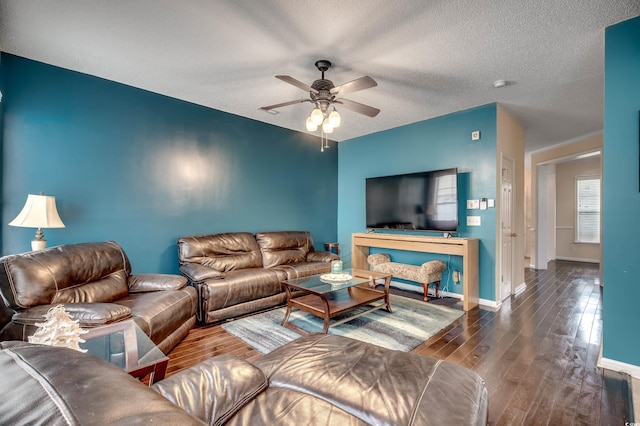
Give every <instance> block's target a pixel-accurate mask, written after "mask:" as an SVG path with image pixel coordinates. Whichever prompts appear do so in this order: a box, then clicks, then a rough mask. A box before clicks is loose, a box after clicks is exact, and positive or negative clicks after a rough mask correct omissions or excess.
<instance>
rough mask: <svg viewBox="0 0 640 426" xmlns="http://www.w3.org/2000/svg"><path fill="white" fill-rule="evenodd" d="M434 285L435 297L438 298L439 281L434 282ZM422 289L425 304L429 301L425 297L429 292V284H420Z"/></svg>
mask: <svg viewBox="0 0 640 426" xmlns="http://www.w3.org/2000/svg"><path fill="white" fill-rule="evenodd" d="M434 284H435V285H436V297H440V281H434ZM422 288H423V289H424V301H425V302H426V301H428V300H429V298H428V297H427V294H428V292H429V283H422Z"/></svg>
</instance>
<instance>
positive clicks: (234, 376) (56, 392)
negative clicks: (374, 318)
mask: <svg viewBox="0 0 640 426" xmlns="http://www.w3.org/2000/svg"><path fill="white" fill-rule="evenodd" d="M0 371H2V372H3V386H2V387H1V388H0V424H12V425H13V424H15V425H21V424H25V425H26V424H29V425H32V424H47V425H53V424H65V425H69V424H74V425H75V424H82V425H84V424H101V425H102V424H122V425H131V424H163V425H165V424H166V425H192V424H198V425H201V424H209V425H222V424H227V425H296V426H297V425H339V426H343V425H367V424H375V425H485V424H486V422H487V389H486V387H485V384H484V381H483V380H482V378H481V377H480V376H478V375H477V374H476V373H474V372H473V371H471V370H468V369H466V368H464V367H461V366H458V365H455V364H452V363H449V362H447V361H442V360H438V359H435V358H431V357H427V356H423V355H418V354H412V353H407V352H399V351H392V350H389V349H384V348H380V347H378V346H374V345H371V344H368V343H363V342H360V341H357V340H352V339H349V338H346V337H341V336H335V335H326V334H312V335H308V336H305V337H302V338H300V339H297V340H294V341H293V342H290V343H288V344H286V345H284V346H281V347H280V348H278V349H276V350H274V351H272V352H271V353H269V354H267V355H264V356H262V357H261V358H259V359H258V360H256V361H254V362H252V363H249V362H247V361H244V360H241V359H239V358H236V357H234V356H232V355H222V356H218V357H214V358H210V359H208V360H206V361H203V362H201V363H199V364H197V365H195V366H193V367H191V368H189V369H186V370H183V371H180V372H178V373H176V374H174V375H173V376H171V377H168V378H166V379H164V380H162V381H160V382H157V383H155V384H154V385H153V386H152V387H151V389H149V388H147V387H146V386H144V385H143V384H142V383H140V382H139V381H137V380H136V379H134V378H132V377H130V376H128V375H127V374H126V373H125V372H124V371H122V370H120V369H118V368H117V367H115V366H113V365H110V364H107V363H105V362H104V361H102V360H100V359H97V358H94V357H92V356H89V355H86V354H82V353H80V352H76V351H73V350H71V349H66V348H55V347H49V346H41V345H31V344H28V343H24V342H3V343H0ZM87 390H89V391H87ZM154 391H155V392H154ZM169 401H171V402H169Z"/></svg>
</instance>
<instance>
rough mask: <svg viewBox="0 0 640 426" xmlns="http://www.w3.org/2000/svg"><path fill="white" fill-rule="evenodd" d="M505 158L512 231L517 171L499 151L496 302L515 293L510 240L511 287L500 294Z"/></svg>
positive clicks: (510, 159) (508, 158)
mask: <svg viewBox="0 0 640 426" xmlns="http://www.w3.org/2000/svg"><path fill="white" fill-rule="evenodd" d="M505 160H507V161H509V162H510V163H511V209H510V212H511V231H512V232H513V229H514V223H515V221H514V219H515V211H514V209H515V188H516V187H517V186H516V180H517V173H516V161H515V160H514V159H513V158H511V157H510V156H508V155H506V154H505V153H503V152H501V153H500V168H499V170H500V176H499V182H500V185H499V189H500V190H499V194H500V199H499V203H500V204H499V205H498V206H496V207H498V214H497V215H496V216H497V221H498V223H497V225H498V256H496V295H497V297H496V299H497V301H498V303H502V301H503V300H504V299H505V298H507V297H508V296H511V295H513V294H514V293H515V291H514V289H515V284H514V279H513V278H514V275H515V274H514V270H515V268H514V265H515V262H514V259H515V257H514V254H515V250H514V249H513V246H514V244H513V240H512V241H511V289H510V293H509V294H508V295H503V294H502V276H503V271H502V243H503V237H504V235H503V234H504V233H503V232H502V170H503V169H504V165H505V164H504V163H505ZM509 238H513V237H509Z"/></svg>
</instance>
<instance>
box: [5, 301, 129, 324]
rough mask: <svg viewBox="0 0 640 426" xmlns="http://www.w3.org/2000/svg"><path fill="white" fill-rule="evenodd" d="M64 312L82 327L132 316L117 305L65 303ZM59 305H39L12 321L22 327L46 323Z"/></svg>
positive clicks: (125, 308)
mask: <svg viewBox="0 0 640 426" xmlns="http://www.w3.org/2000/svg"><path fill="white" fill-rule="evenodd" d="M63 305H64V310H65V311H67V312H68V313H69V315H71V318H73V319H74V320H77V321H78V325H79V326H80V327H98V326H101V325H106V324H111V323H112V322H118V321H122V320H124V319H127V318H129V317H130V316H131V309H129V308H128V307H127V306H123V305H118V304H117V303H65V304H63ZM55 306H57V305H38V306H34V307H33V308H29V309H24V310H21V311H19V312H16V313H15V314H14V315H13V318H12V321H13V322H15V323H18V324H22V325H36V323H42V322H44V321H45V314H46V313H47V312H48V311H49V309H51V308H53V307H55Z"/></svg>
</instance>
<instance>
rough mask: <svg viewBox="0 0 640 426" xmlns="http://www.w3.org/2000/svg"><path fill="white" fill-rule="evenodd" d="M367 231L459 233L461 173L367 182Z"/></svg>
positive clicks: (432, 173) (447, 171) (429, 173)
mask: <svg viewBox="0 0 640 426" xmlns="http://www.w3.org/2000/svg"><path fill="white" fill-rule="evenodd" d="M366 215H367V222H366V223H367V228H372V229H403V230H419V231H434V232H457V230H458V169H456V168H452V169H445V170H434V171H427V172H420V173H410V174H402V175H394V176H381V177H373V178H367V180H366Z"/></svg>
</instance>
